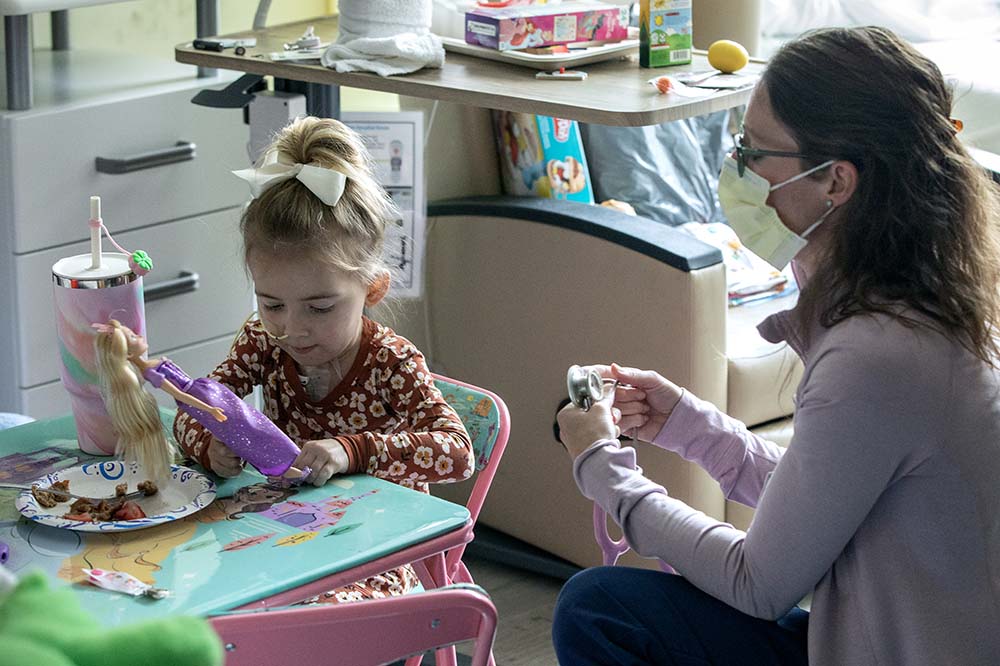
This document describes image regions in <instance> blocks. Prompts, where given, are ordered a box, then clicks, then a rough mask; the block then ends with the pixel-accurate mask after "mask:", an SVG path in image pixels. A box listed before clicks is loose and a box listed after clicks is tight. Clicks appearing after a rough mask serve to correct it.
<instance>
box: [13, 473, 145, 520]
mask: <svg viewBox="0 0 1000 666" xmlns="http://www.w3.org/2000/svg"><path fill="white" fill-rule="evenodd" d="M136 489H137V490H138V491H140V492H141V493H142V494H143V495H144V496H145V497H149V496H150V495H155V494H156V493H157V492H159V488H158V487H157V485H156V483H155V482H153V481H150V480H146V481H140V482H139V483H138V484H137V485H136ZM68 492H69V480H68V479H64V480H62V481H56V482H55V483H53V484H52V485H51V486H49V487H48V488H42V487H41V486H40V485H38V484H34V485H32V486H31V494H32V495H33V496H34V497H35V501H36V502H38V504H39V506H42V507H44V508H46V509H50V508H52V507H54V506H55V505H57V504H61V503H63V502H66V501H68V499H67V498H66V496H65V495H63V494H61V493H68ZM126 495H128V484H127V483H119V484H117V485H115V496H114V498H108V499H94V498H87V497H80V498H78V499H77V500H76V501H74V502H73V504H71V505H70V507H69V511H67V512H66V513H64V514H63V518H66V519H67V520H78V521H80V522H88V523H89V522H108V521H112V520H137V519H139V518H145V517H146V513H145V512H144V511H143V510H142V507H140V506H139V505H138V504H136V503H135V502H133V501H131V500H125V499H123V498H124V497H125V496H126Z"/></svg>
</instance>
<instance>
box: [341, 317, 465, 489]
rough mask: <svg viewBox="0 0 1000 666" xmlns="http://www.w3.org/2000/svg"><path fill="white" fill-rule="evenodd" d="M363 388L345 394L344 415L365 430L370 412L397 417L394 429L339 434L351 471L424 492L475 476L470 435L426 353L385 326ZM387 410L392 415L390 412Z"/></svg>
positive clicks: (358, 428) (375, 348) (376, 415)
mask: <svg viewBox="0 0 1000 666" xmlns="http://www.w3.org/2000/svg"><path fill="white" fill-rule="evenodd" d="M380 333H381V334H382V337H381V338H380V339H379V340H378V342H379V344H377V345H374V346H373V348H372V351H371V357H372V358H371V361H372V363H371V368H370V371H369V373H368V376H367V380H366V381H365V383H364V387H363V389H365V390H361V391H352V393H351V395H350V397H347V396H345V398H346V401H345V402H346V407H348V408H349V409H347V410H345V412H344V413H345V414H346V416H345V418H346V419H347V423H348V425H349V426H350V427H351V428H352V429H357V430H361V429H362V428H363V427H364V425H363V422H365V421H367V420H368V418H369V416H371V417H374V418H376V419H379V420H381V419H382V418H384V417H386V416H389V417H390V418H392V417H394V419H393V420H394V421H395V422H396V427H395V428H394V429H392V430H391V431H388V432H386V431H372V430H367V431H364V432H358V433H357V434H353V435H344V436H340V437H338V438H337V439H338V441H340V442H341V443H342V444H344V447H345V449H348V457H349V458H350V459H351V461H352V466H353V469H351V470H350V471H352V472H366V473H368V474H371V475H373V476H376V477H378V478H382V479H388V480H390V481H394V482H396V483H398V484H400V485H402V486H406V487H408V488H416V489H418V490H423V491H425V492H426V490H427V484H428V483H449V482H455V481H461V480H463V479H467V478H469V477H470V476H472V473H473V471H474V456H473V452H472V443H471V441H470V439H469V435H468V433H467V432H466V430H465V426H464V425H463V424H462V420H461V419H460V418H459V416H458V414H456V413H455V410H454V409H452V407H451V406H450V405H449V404H448V403H447V402H445V399H444V397H443V396H442V395H441V392H440V391H439V390H438V389H437V388H436V387H435V385H434V378H433V376H432V375H431V373H430V371H429V370H428V369H427V364H426V362H425V361H424V357H423V355H422V354H421V353H420V352H419V351H417V349H416V348H415V347H414V346H413V345H412V344H411V343H409V342H408V341H406V340H404V339H402V338H398V337H396V336H395V335H394V334H393V333H392V332H391V331H389V330H388V329H381V331H380ZM387 412H389V414H387Z"/></svg>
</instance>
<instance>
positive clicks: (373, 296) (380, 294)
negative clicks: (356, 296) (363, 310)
mask: <svg viewBox="0 0 1000 666" xmlns="http://www.w3.org/2000/svg"><path fill="white" fill-rule="evenodd" d="M391 281H392V280H391V279H390V277H389V271H382V272H381V273H379V276H378V277H377V278H375V281H374V282H372V283H371V285H369V287H368V294H367V295H366V296H365V306H366V307H369V308H372V307H375V306H376V305H378V304H379V303H380V302H382V299H383V298H385V295H386V293H387V292H388V291H389V284H390V282H391Z"/></svg>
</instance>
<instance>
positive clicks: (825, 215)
mask: <svg viewBox="0 0 1000 666" xmlns="http://www.w3.org/2000/svg"><path fill="white" fill-rule="evenodd" d="M833 210H834V209H833V200H832V199H827V200H826V211H824V212H823V214H822V215H820V216H819V219H818V220H816V221H815V222H813V223H812V224H810V225H809V228H808V229H806V230H805V231H803V232H802V238H805V237H806V236H808V235H809V234H811V233H812V232H813V229H815V228H816V227H818V226H819V225H821V224H823V222H824V221H825V220H826V218H828V217H829V216H830V213H832V212H833Z"/></svg>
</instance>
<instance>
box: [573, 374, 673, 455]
mask: <svg viewBox="0 0 1000 666" xmlns="http://www.w3.org/2000/svg"><path fill="white" fill-rule="evenodd" d="M592 367H593V368H594V369H595V370H597V371H598V372H599V373H600V374H601V376H602V377H608V378H611V379H617V380H618V388H617V389H616V390H615V400H614V406H615V408H616V409H618V410H620V411H621V418H620V420H619V421H618V426H619V427H620V428H621V431H622V432H623V433H625V434H626V435H629V436H631V435H635V436H636V437H637V438H638V439H641V440H642V441H644V442H651V441H653V438H654V437H656V435H657V433H659V432H660V430H661V429H662V428H663V424H664V423H666V422H667V419H668V418H670V413H671V412H672V411H673V410H674V407H676V406H677V403H678V402H679V401H680V399H681V395H682V394H683V392H684V391H683V389H681V387H679V386H677V385H676V384H674V383H673V382H672V381H670V380H668V379H665V378H664V377H662V376H661V375H659V374H658V373H656V372H653V371H652V370H639V369H637V368H623V367H622V366H620V365H618V364H617V363H612V364H611V365H610V366H607V365H595V366H592ZM623 384H625V385H626V386H623Z"/></svg>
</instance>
